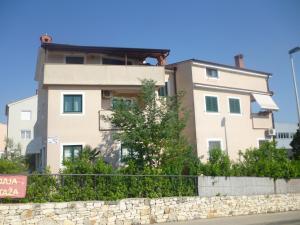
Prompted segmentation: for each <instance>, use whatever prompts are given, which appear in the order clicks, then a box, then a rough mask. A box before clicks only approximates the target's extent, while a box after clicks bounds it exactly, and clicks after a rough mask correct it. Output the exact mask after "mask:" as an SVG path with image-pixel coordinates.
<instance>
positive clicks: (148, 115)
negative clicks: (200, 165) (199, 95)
mask: <svg viewBox="0 0 300 225" xmlns="http://www.w3.org/2000/svg"><path fill="white" fill-rule="evenodd" d="M155 90H156V87H155V82H154V81H153V80H143V81H142V87H141V92H140V95H139V97H138V98H137V99H136V101H134V102H133V103H132V104H127V103H126V102H123V101H118V102H117V103H116V105H115V106H116V107H114V109H113V115H112V117H110V118H108V119H109V120H110V121H111V122H112V124H113V125H114V126H116V127H118V128H120V130H121V131H120V132H118V133H117V134H116V135H115V137H114V138H115V139H116V140H119V141H120V142H121V143H122V146H123V147H124V148H127V149H128V155H127V156H126V157H125V159H124V162H125V163H127V165H130V166H131V167H132V166H134V167H135V168H136V170H135V172H142V171H145V169H146V168H150V169H154V168H156V169H161V170H162V171H164V172H166V173H176V174H182V173H189V172H190V170H195V168H193V166H191V163H192V162H195V161H197V160H196V159H197V156H196V155H195V154H194V152H193V150H192V147H191V146H190V145H189V144H188V142H187V141H186V139H185V138H184V137H183V135H182V131H183V129H184V128H185V125H186V121H187V118H188V114H187V112H186V111H184V110H183V108H182V106H181V101H180V100H181V97H182V96H183V95H182V94H179V95H177V96H174V97H158V96H157V95H156V94H155ZM179 115H180V116H179ZM194 167H195V166H194Z"/></svg>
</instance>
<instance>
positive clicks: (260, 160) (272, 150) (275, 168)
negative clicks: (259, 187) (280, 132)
mask: <svg viewBox="0 0 300 225" xmlns="http://www.w3.org/2000/svg"><path fill="white" fill-rule="evenodd" d="M240 155H241V157H242V160H241V161H240V170H241V173H242V174H243V175H245V176H258V177H273V178H275V179H277V178H291V177H295V175H296V174H295V173H296V172H295V169H294V167H293V165H292V163H291V160H289V158H288V155H287V151H286V150H285V149H277V148H276V143H275V142H266V143H264V144H263V145H262V146H261V147H260V148H259V149H248V150H246V151H245V152H243V153H242V152H241V153H240Z"/></svg>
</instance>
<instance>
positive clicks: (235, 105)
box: [229, 98, 241, 114]
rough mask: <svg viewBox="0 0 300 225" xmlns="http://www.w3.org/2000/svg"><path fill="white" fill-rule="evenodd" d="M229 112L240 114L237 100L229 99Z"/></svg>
mask: <svg viewBox="0 0 300 225" xmlns="http://www.w3.org/2000/svg"><path fill="white" fill-rule="evenodd" d="M229 110H230V113H233V114H240V113H241V106H240V100H239V99H237V98H229Z"/></svg>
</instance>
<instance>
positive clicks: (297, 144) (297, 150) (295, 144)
mask: <svg viewBox="0 0 300 225" xmlns="http://www.w3.org/2000/svg"><path fill="white" fill-rule="evenodd" d="M290 145H291V146H292V150H293V153H294V155H293V157H294V159H296V160H300V130H299V129H298V130H297V132H296V134H295V135H294V138H293V140H292V142H291V144H290Z"/></svg>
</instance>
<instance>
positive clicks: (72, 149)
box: [63, 145, 82, 161]
mask: <svg viewBox="0 0 300 225" xmlns="http://www.w3.org/2000/svg"><path fill="white" fill-rule="evenodd" d="M81 151H82V145H64V146H63V160H71V161H73V160H74V159H75V158H76V157H78V156H79V153H80V152H81Z"/></svg>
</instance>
